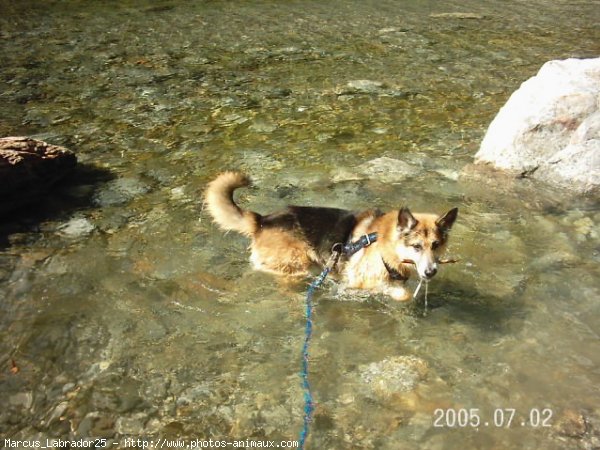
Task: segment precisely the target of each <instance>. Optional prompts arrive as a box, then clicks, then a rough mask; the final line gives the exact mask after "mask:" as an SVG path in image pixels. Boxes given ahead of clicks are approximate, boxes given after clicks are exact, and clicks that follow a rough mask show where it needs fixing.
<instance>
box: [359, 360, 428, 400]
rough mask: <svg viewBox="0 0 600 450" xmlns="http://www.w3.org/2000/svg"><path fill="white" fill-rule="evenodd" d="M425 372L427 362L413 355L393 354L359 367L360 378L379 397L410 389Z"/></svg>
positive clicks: (421, 378)
mask: <svg viewBox="0 0 600 450" xmlns="http://www.w3.org/2000/svg"><path fill="white" fill-rule="evenodd" d="M427 372H428V367H427V363H426V362H425V361H423V360H422V359H420V358H417V357H415V356H394V357H392V358H387V359H384V360H383V361H379V362H374V363H371V364H367V365H363V366H360V367H359V373H360V378H361V380H362V381H363V382H365V383H367V384H368V385H369V388H370V390H372V391H373V392H374V393H375V395H376V396H377V397H381V398H387V397H389V396H390V395H393V394H397V393H400V392H407V391H412V390H413V389H415V388H416V387H417V384H418V383H419V382H420V381H422V380H423V379H424V378H425V376H426V375H427Z"/></svg>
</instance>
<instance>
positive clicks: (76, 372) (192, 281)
mask: <svg viewBox="0 0 600 450" xmlns="http://www.w3.org/2000/svg"><path fill="white" fill-rule="evenodd" d="M0 9H1V10H2V15H1V17H0V55H1V58H2V64H1V65H0V99H1V102H0V134H1V135H29V136H33V137H36V138H39V139H44V140H47V141H49V142H52V143H56V144H62V145H66V146H67V147H69V148H71V149H73V150H75V151H76V152H77V154H78V157H79V160H80V161H81V162H82V163H83V164H85V165H86V166H87V167H88V168H89V167H94V169H93V170H89V172H85V173H87V175H85V174H84V175H81V174H80V175H79V176H77V177H76V179H75V181H72V182H70V183H67V184H65V185H63V186H61V187H60V188H59V189H58V192H57V193H56V194H55V195H53V196H52V197H49V198H48V199H47V200H45V201H44V202H43V203H42V204H41V205H40V206H39V207H38V206H36V207H35V208H32V209H31V212H27V211H25V212H24V213H22V214H20V215H19V216H15V218H14V219H11V220H5V223H4V225H3V227H2V248H1V250H0V299H1V300H0V311H1V316H0V335H1V345H0V363H1V366H0V367H1V370H0V393H1V398H2V403H3V405H2V408H0V435H1V436H2V438H7V437H10V438H13V439H45V438H63V439H67V438H80V437H105V438H108V439H112V440H114V442H116V443H117V445H114V446H113V447H115V448H117V447H119V446H122V445H123V439H124V438H126V437H135V438H137V437H147V438H156V437H172V438H174V437H178V438H181V439H185V438H187V439H189V438H200V439H202V438H205V439H208V438H213V439H255V440H260V439H263V440H267V439H269V440H277V441H279V440H291V439H297V438H298V433H299V431H300V429H301V425H302V416H303V393H302V387H301V383H300V377H299V371H300V349H301V346H302V342H303V339H304V290H305V287H306V281H308V280H305V281H303V282H299V283H297V284H286V283H281V282H278V281H276V280H275V279H273V278H272V277H271V276H269V275H265V274H260V273H256V272H253V271H251V270H250V267H249V264H248V261H247V260H248V252H247V245H248V242H247V240H246V239H245V238H243V237H240V236H238V235H235V234H228V235H223V234H222V233H221V232H220V231H219V230H218V229H217V228H216V227H215V226H214V225H212V224H211V221H210V218H209V217H208V216H207V214H206V213H205V212H204V211H203V210H202V205H201V200H200V198H201V193H202V191H203V189H204V187H205V185H206V182H207V181H208V180H210V179H211V178H212V177H214V176H215V175H216V174H217V173H218V172H219V171H221V170H223V169H241V170H244V171H246V172H248V173H249V174H251V175H252V176H253V178H254V180H255V187H254V188H252V189H250V190H246V191H244V192H243V193H241V196H240V203H241V204H243V205H244V206H245V207H248V208H252V209H254V210H256V211H259V212H263V213H265V212H269V211H272V210H274V209H276V208H280V207H283V206H285V205H286V204H288V203H295V204H307V205H328V206H337V207H346V208H351V209H361V208H371V207H374V206H378V207H380V208H383V209H386V208H396V207H399V206H400V205H409V206H410V207H411V208H412V209H413V210H416V211H419V210H421V211H423V210H426V211H435V212H440V213H441V212H444V211H445V210H447V209H449V208H450V207H453V206H458V207H459V208H460V214H459V219H458V222H457V224H456V226H455V228H454V230H453V232H452V236H451V239H452V242H451V246H450V249H449V254H450V256H452V257H455V258H459V259H460V262H459V263H457V264H454V265H447V266H444V267H443V270H442V271H441V273H440V274H439V275H438V276H437V277H436V279H435V280H434V282H432V283H431V284H430V291H429V308H428V310H427V311H425V310H424V308H423V304H422V298H421V299H419V301H417V302H413V303H410V304H398V303H396V302H394V301H391V300H389V299H386V298H382V297H369V296H356V295H353V294H349V293H344V292H341V291H340V290H339V288H338V286H336V285H335V284H332V283H328V284H327V285H326V287H325V288H324V289H323V290H322V291H320V292H319V293H318V295H317V298H316V309H315V318H314V335H313V340H312V343H311V347H310V354H311V358H310V380H311V385H312V389H313V395H314V397H315V400H316V402H317V405H316V410H315V416H314V421H313V422H312V424H311V428H310V435H309V440H308V447H309V448H315V449H316V448H321V449H356V448H361V449H362V448H364V449H414V448H421V449H463V448H480V449H507V448H511V449H512V448H531V449H534V448H535V449H542V448H543V449H579V448H586V449H587V448H595V447H598V446H600V390H599V388H598V387H599V384H600V365H599V363H600V340H599V336H598V330H599V329H600V302H599V298H600V276H599V275H600V270H599V265H598V263H599V260H600V256H599V255H600V229H599V227H598V222H599V221H600V212H599V209H598V203H597V202H596V201H594V200H593V199H587V200H586V199H583V200H582V199H579V200H577V199H572V198H569V196H568V195H567V194H565V193H564V192H556V191H552V190H551V189H549V188H547V187H545V186H543V185H539V184H534V183H531V182H530V181H528V180H505V179H501V180H496V179H492V180H487V179H486V178H487V177H489V175H483V176H480V175H479V176H478V175H477V172H474V171H473V170H469V169H467V170H465V169H464V168H465V167H466V166H467V165H468V164H470V163H471V161H472V156H473V154H474V153H475V152H476V151H477V148H478V144H479V142H480V141H481V139H482V137H483V134H484V132H485V129H486V127H487V125H488V124H489V122H490V121H491V120H492V118H493V117H494V115H495V113H496V112H497V110H498V109H499V108H500V107H501V106H502V104H503V103H504V102H505V101H506V99H507V98H508V96H509V95H510V93H511V92H513V91H514V90H515V89H516V88H517V87H518V86H519V84H520V83H521V82H522V81H524V80H525V79H527V78H528V77H530V76H532V75H533V74H535V73H536V72H537V70H538V69H539V67H540V66H541V65H542V64H543V63H544V62H545V61H547V60H550V59H558V58H567V57H591V56H597V55H598V53H599V52H600V48H599V46H598V42H600V32H599V30H598V26H597V24H598V23H599V22H600V17H599V11H600V4H599V3H598V1H582V2H565V1H541V0H538V1H533V2H521V1H507V2H496V3H493V2H481V1H466V2H465V1H461V2H454V3H453V2H421V1H398V2H392V1H377V2H364V1H345V2H343V1H333V2H308V1H302V2H301V1H291V2H255V1H250V2H221V1H211V2H177V1H170V2H169V1H161V2H116V1H115V2H112V1H111V2H109V1H107V2H84V1H75V0H73V1H46V2H33V1H24V0H21V1H19V2H9V1H4V0H2V1H0ZM454 12H460V13H468V14H467V15H466V16H465V15H463V16H459V17H448V16H443V15H442V16H439V14H443V13H454ZM354 80H370V81H372V82H373V83H366V84H365V83H363V84H362V85H359V87H358V88H357V87H356V86H357V85H356V83H354V85H352V84H351V85H350V86H349V85H348V83H349V82H351V81H354ZM386 158H387V159H386ZM73 205H76V206H73ZM413 287H414V285H413ZM394 364H395V365H394ZM386 368H387V369H389V371H391V372H393V373H392V374H391V375H390V374H386V373H385V372H386ZM394 368H395V370H396V372H394ZM386 377H387V378H386ZM399 377H400V378H399ZM401 377H404V378H401ZM472 408H475V409H478V410H479V411H478V412H477V414H478V415H479V416H480V418H481V423H480V424H479V426H474V425H473V424H472V423H470V424H467V425H465V426H463V427H455V428H449V427H448V426H447V425H448V424H449V423H448V420H447V418H446V417H444V418H443V419H442V420H437V419H438V417H437V416H438V415H439V414H441V413H440V412H439V410H442V413H444V411H448V410H450V411H458V410H460V409H463V410H469V409H472ZM544 408H546V409H548V410H550V411H551V412H550V413H547V412H545V413H544V414H546V415H547V416H548V420H547V421H544V423H543V424H544V425H549V426H548V427H544V426H542V425H543V424H542V423H539V422H535V419H536V417H535V411H538V410H539V411H542V410H543V409H544ZM511 409H514V410H516V413H515V416H514V420H513V421H512V422H511V423H510V424H509V423H508V419H502V417H500V414H501V413H502V414H504V413H506V414H507V415H508V414H509V410H511ZM436 410H438V411H436ZM498 410H500V412H498ZM532 411H533V412H532ZM444 414H445V413H444ZM532 414H533V416H532ZM550 416H551V417H550ZM543 418H546V416H544V417H543ZM495 419H496V420H495ZM501 419H502V420H501ZM534 422H535V423H534ZM436 425H439V426H436ZM463 425H464V424H463ZM536 425H537V426H536Z"/></svg>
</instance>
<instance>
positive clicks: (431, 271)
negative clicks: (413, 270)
mask: <svg viewBox="0 0 600 450" xmlns="http://www.w3.org/2000/svg"><path fill="white" fill-rule="evenodd" d="M436 273H437V268H436V267H431V268H429V269H425V276H426V277H427V278H433V276H434V275H435V274H436Z"/></svg>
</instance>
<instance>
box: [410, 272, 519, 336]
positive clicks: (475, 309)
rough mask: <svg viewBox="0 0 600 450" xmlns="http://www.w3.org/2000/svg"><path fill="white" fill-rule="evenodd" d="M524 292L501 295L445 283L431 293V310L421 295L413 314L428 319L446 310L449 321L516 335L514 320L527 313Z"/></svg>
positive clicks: (487, 330) (482, 330)
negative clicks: (439, 311)
mask: <svg viewBox="0 0 600 450" xmlns="http://www.w3.org/2000/svg"><path fill="white" fill-rule="evenodd" d="M522 291H523V288H522V286H518V287H517V288H516V289H515V292H513V294H512V295H510V296H498V295H494V294H492V293H485V292H481V291H480V290H478V289H476V288H475V287H471V286H466V285H464V284H461V283H457V282H456V281H450V280H444V281H442V283H440V284H439V285H438V286H437V287H436V288H435V289H434V291H433V292H430V293H429V297H428V301H427V309H426V308H425V303H424V297H423V294H420V295H419V297H418V299H417V300H416V301H414V303H413V304H412V305H411V307H410V314H414V315H415V316H420V317H424V318H426V317H428V316H430V315H435V314H436V310H438V309H440V310H441V309H444V310H445V314H444V317H445V318H446V319H449V320H451V321H453V322H460V323H462V324H464V325H467V326H468V327H469V328H475V329H479V331H481V332H493V333H499V334H504V333H509V332H514V331H515V329H514V325H515V321H514V320H513V319H514V318H515V317H521V318H522V317H523V314H525V310H526V308H525V304H524V302H523V300H522V298H523V297H522Z"/></svg>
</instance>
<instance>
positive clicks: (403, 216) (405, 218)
mask: <svg viewBox="0 0 600 450" xmlns="http://www.w3.org/2000/svg"><path fill="white" fill-rule="evenodd" d="M418 223H419V222H418V221H417V219H415V216H413V215H412V213H411V212H410V210H409V209H408V208H405V207H404V206H403V207H402V208H400V211H398V231H400V232H403V231H404V232H406V231H410V230H412V229H413V228H414V227H416V226H417V224H418Z"/></svg>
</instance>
